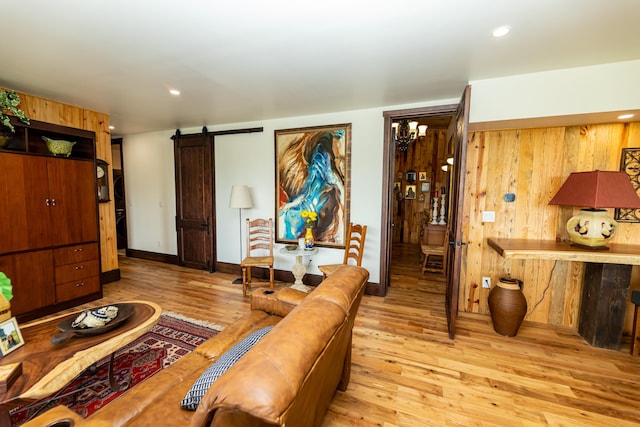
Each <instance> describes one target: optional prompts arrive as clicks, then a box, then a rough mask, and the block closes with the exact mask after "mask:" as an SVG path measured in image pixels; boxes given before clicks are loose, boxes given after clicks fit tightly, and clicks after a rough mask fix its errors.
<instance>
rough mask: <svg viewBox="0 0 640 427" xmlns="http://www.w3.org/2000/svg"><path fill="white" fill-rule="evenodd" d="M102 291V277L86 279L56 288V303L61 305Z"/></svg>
mask: <svg viewBox="0 0 640 427" xmlns="http://www.w3.org/2000/svg"><path fill="white" fill-rule="evenodd" d="M98 291H100V277H99V276H93V277H86V278H84V279H81V280H74V281H71V282H67V283H63V284H61V285H57V286H56V302H58V303H61V302H64V301H68V300H71V299H74V298H79V297H83V296H85V295H89V294H92V293H95V292H98Z"/></svg>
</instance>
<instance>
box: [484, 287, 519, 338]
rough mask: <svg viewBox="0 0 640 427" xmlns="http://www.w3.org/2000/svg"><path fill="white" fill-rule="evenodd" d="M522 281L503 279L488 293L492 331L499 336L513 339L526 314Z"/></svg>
mask: <svg viewBox="0 0 640 427" xmlns="http://www.w3.org/2000/svg"><path fill="white" fill-rule="evenodd" d="M521 287H522V281H520V280H518V279H512V278H510V277H503V278H501V279H500V281H498V284H497V285H496V286H494V287H493V289H491V292H489V311H491V320H492V322H493V329H494V330H495V331H496V332H497V333H499V334H500V335H504V336H507V337H514V336H516V334H517V333H518V329H520V325H521V324H522V321H523V320H524V316H525V315H526V314H527V299H526V298H525V296H524V294H523V293H522V289H521Z"/></svg>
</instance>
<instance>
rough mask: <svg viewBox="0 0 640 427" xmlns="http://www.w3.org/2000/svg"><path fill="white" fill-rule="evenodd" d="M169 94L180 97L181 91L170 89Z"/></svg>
mask: <svg viewBox="0 0 640 427" xmlns="http://www.w3.org/2000/svg"><path fill="white" fill-rule="evenodd" d="M169 93H170V94H171V95H180V91H179V90H178V89H169Z"/></svg>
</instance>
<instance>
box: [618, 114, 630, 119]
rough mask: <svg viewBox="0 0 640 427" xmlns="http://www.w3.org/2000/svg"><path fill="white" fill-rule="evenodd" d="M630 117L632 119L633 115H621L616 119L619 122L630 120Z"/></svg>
mask: <svg viewBox="0 0 640 427" xmlns="http://www.w3.org/2000/svg"><path fill="white" fill-rule="evenodd" d="M631 117H633V114H622V115H620V116H618V118H619V119H620V120H624V119H630V118H631Z"/></svg>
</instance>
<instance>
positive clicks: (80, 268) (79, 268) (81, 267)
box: [76, 265, 84, 270]
mask: <svg viewBox="0 0 640 427" xmlns="http://www.w3.org/2000/svg"><path fill="white" fill-rule="evenodd" d="M76 270H84V265H79V266H77V267H76Z"/></svg>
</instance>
